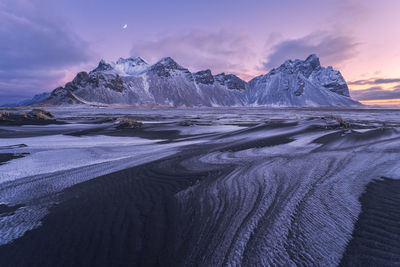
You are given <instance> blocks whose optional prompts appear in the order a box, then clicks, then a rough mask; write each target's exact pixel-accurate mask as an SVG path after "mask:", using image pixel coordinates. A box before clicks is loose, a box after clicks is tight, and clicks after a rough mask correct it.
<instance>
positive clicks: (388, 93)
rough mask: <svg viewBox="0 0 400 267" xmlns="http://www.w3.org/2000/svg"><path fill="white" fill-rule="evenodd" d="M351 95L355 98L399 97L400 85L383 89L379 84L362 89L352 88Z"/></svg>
mask: <svg viewBox="0 0 400 267" xmlns="http://www.w3.org/2000/svg"><path fill="white" fill-rule="evenodd" d="M351 96H352V98H354V99H356V100H378V99H396V98H397V99H399V98H400V86H399V85H398V86H395V87H393V88H392V89H391V90H384V89H382V87H379V86H374V87H370V88H368V89H364V90H354V91H351Z"/></svg>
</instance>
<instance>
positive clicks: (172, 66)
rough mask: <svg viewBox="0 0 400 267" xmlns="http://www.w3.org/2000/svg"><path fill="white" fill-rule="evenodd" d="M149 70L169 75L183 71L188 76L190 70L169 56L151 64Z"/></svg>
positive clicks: (160, 74)
mask: <svg viewBox="0 0 400 267" xmlns="http://www.w3.org/2000/svg"><path fill="white" fill-rule="evenodd" d="M151 70H152V71H154V72H156V73H157V74H158V76H161V77H170V76H172V74H173V73H179V72H184V73H185V74H186V76H188V77H189V75H190V72H189V70H188V69H186V68H184V67H182V66H181V65H179V64H178V63H176V62H175V61H174V60H173V59H172V58H171V57H165V58H162V59H161V60H160V61H158V62H157V63H156V64H154V65H153V66H151Z"/></svg>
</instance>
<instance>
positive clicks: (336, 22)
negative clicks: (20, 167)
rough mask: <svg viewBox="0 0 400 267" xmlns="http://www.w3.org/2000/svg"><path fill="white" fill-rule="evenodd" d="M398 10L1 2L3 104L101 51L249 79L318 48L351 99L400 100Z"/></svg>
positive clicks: (370, 5)
mask: <svg viewBox="0 0 400 267" xmlns="http://www.w3.org/2000/svg"><path fill="white" fill-rule="evenodd" d="M399 11H400V1H397V0H386V1H378V0H374V1H373V0H363V1H356V0H324V1H321V0H304V1H298V0H281V1H277V0H264V1H261V0H247V1H235V0H218V1H215V0H214V1H211V0H203V1H188V0H186V1H183V0H169V1H155V0H147V1H128V0H115V1H110V0H107V1H102V0H87V1H84V0H79V1H78V0H68V1H67V0H57V1H54V0H0V51H1V52H0V104H4V103H7V102H14V101H18V100H21V99H25V98H27V97H30V96H32V95H33V94H36V93H40V92H44V91H51V90H52V89H54V88H55V87H57V86H60V85H64V84H65V82H67V81H69V80H71V79H72V78H73V77H74V75H75V74H76V73H77V72H78V71H81V70H85V71H90V70H91V69H93V68H94V67H95V66H96V65H97V62H98V61H99V60H100V59H101V58H104V59H107V60H113V61H115V60H117V59H118V58H119V57H128V56H132V55H135V56H141V57H143V58H144V59H146V60H147V61H149V62H150V63H154V62H156V61H157V60H158V59H160V58H161V57H164V56H171V57H172V58H174V59H175V60H176V61H177V62H178V63H180V64H181V65H183V66H185V67H188V68H189V69H190V70H192V71H197V70H201V69H206V68H209V69H211V70H212V71H213V73H218V72H222V71H224V72H231V73H235V74H237V75H239V76H240V77H242V78H243V79H246V80H249V79H251V78H252V77H254V76H256V75H259V74H264V73H266V72H267V71H268V70H270V69H271V68H273V67H276V66H279V65H280V64H281V63H283V61H285V60H286V59H289V58H292V59H294V58H301V59H304V58H305V57H307V56H308V55H309V54H311V53H316V54H318V55H319V56H320V58H321V62H322V64H323V65H326V66H327V65H332V66H334V67H335V68H337V69H339V70H341V72H342V74H343V75H344V76H345V79H346V80H347V81H348V82H349V84H350V89H351V94H352V96H353V97H354V98H356V99H359V100H364V101H366V103H377V102H376V101H377V100H379V101H380V102H382V103H384V102H385V101H387V100H388V99H392V100H390V101H391V102H390V103H392V104H393V103H395V104H400V102H399V100H393V99H400V46H399V43H400V32H399V31H398V30H397V29H398V27H399V26H400V23H399V19H398V13H399ZM124 24H127V25H128V27H127V28H126V29H123V28H122V26H123V25H124ZM374 101H375V102H374ZM396 101H397V102H396Z"/></svg>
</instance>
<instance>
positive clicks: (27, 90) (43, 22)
mask: <svg viewBox="0 0 400 267" xmlns="http://www.w3.org/2000/svg"><path fill="white" fill-rule="evenodd" d="M4 7H5V6H3V7H2V9H1V10H0V40H2V41H1V42H0V51H1V53H0V81H1V83H0V92H1V96H2V97H1V100H0V101H1V102H3V103H4V102H7V101H9V99H16V98H27V97H30V96H31V95H33V94H35V93H38V92H42V91H48V90H51V89H54V88H55V85H56V84H57V82H58V81H60V79H62V77H64V75H65V74H66V69H68V68H70V67H73V66H76V65H77V64H81V63H84V62H87V61H89V60H90V59H91V58H92V54H91V52H90V50H89V48H88V47H89V45H88V43H86V42H85V41H84V40H82V39H81V38H79V37H78V36H76V35H75V34H73V33H72V32H71V31H69V30H68V29H67V28H66V27H65V26H64V25H63V24H62V21H61V19H59V18H49V17H43V16H39V15H38V14H40V12H39V10H38V9H37V8H35V7H33V6H32V5H29V3H28V2H26V1H18V0H17V1H15V2H11V1H9V2H8V4H7V5H6V7H7V8H8V9H7V8H4ZM7 95H8V98H9V99H7ZM24 96H25V97H24Z"/></svg>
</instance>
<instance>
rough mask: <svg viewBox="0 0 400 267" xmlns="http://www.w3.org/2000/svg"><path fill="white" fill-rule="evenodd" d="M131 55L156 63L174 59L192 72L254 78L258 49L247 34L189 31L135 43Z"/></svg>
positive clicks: (223, 31)
mask: <svg viewBox="0 0 400 267" xmlns="http://www.w3.org/2000/svg"><path fill="white" fill-rule="evenodd" d="M131 54H132V55H136V56H141V57H143V58H145V59H147V60H150V61H152V62H155V61H157V60H159V59H160V58H162V57H166V56H170V57H172V58H173V59H175V60H176V61H177V62H178V63H179V64H181V65H183V66H184V67H187V68H189V69H190V70H191V71H198V70H203V69H211V70H212V71H213V72H214V73H219V72H230V73H234V74H237V75H240V76H241V77H242V78H244V79H246V78H250V77H253V73H252V72H253V70H254V66H253V65H252V64H253V63H252V62H253V61H254V58H256V48H255V45H254V44H253V42H252V40H251V39H250V38H249V37H248V36H247V35H245V34H241V33H232V32H228V31H225V30H220V31H204V30H187V31H184V32H179V33H173V34H168V35H164V36H162V37H160V38H156V39H153V40H147V41H146V40H145V41H143V40H140V41H137V42H135V43H134V44H133V46H132V49H131Z"/></svg>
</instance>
